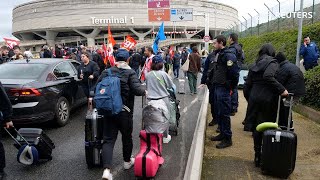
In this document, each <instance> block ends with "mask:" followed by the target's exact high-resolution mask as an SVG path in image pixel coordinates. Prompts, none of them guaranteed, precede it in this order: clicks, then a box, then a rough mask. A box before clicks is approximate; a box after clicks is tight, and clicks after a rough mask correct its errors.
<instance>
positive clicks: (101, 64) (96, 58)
mask: <svg viewBox="0 0 320 180" xmlns="http://www.w3.org/2000/svg"><path fill="white" fill-rule="evenodd" d="M92 61H94V62H95V63H97V64H98V66H99V69H100V74H101V73H102V71H104V70H105V69H106V65H105V64H104V62H103V59H102V51H101V50H100V49H98V50H97V51H96V52H95V53H93V54H92Z"/></svg>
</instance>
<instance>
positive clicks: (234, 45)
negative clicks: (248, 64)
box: [228, 33, 244, 116]
mask: <svg viewBox="0 0 320 180" xmlns="http://www.w3.org/2000/svg"><path fill="white" fill-rule="evenodd" d="M228 42H229V43H230V46H229V49H230V50H232V51H233V53H234V54H235V55H236V57H237V64H238V66H239V71H240V69H241V67H242V64H243V61H244V59H243V55H242V47H241V46H240V45H239V44H238V35H237V34H236V33H231V34H230V35H229V38H228ZM238 99H239V97H238V86H236V87H235V88H234V89H232V96H231V108H232V111H231V116H234V115H235V114H236V113H237V112H238V106H239V100H238Z"/></svg>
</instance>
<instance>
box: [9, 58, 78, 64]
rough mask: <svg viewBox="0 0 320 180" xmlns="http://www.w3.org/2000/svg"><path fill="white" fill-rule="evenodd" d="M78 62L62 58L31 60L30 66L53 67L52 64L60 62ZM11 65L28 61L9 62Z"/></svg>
mask: <svg viewBox="0 0 320 180" xmlns="http://www.w3.org/2000/svg"><path fill="white" fill-rule="evenodd" d="M66 61H69V62H77V61H74V60H65V59H60V58H40V59H29V62H28V63H30V64H48V65H52V64H58V63H60V62H66ZM8 63H10V64H26V63H27V60H26V59H21V60H14V61H10V62H8Z"/></svg>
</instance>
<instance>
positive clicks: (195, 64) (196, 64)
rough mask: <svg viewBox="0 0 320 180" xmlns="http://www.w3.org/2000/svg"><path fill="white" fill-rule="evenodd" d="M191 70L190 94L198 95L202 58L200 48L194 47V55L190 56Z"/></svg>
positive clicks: (189, 78)
mask: <svg viewBox="0 0 320 180" xmlns="http://www.w3.org/2000/svg"><path fill="white" fill-rule="evenodd" d="M189 61H190V62H189V69H188V72H187V75H188V80H189V87H190V94H191V95H193V94H197V80H198V77H197V76H198V73H199V72H200V70H201V57H200V56H199V53H198V48H197V47H193V48H192V53H191V54H190V56H189Z"/></svg>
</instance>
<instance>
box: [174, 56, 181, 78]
mask: <svg viewBox="0 0 320 180" xmlns="http://www.w3.org/2000/svg"><path fill="white" fill-rule="evenodd" d="M180 59H181V56H180V54H179V52H178V51H176V52H174V56H173V74H174V76H175V78H179V71H180Z"/></svg>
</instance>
